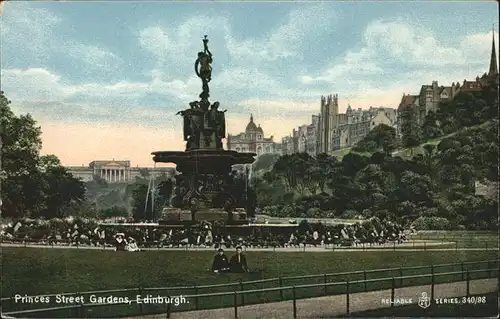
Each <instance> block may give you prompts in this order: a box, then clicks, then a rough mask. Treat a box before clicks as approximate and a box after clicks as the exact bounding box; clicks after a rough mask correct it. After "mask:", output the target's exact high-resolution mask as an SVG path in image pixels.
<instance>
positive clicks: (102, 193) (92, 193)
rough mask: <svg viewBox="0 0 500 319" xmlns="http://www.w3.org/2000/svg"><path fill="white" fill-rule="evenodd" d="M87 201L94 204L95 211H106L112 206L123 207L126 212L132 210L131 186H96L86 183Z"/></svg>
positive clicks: (124, 184) (117, 184)
mask: <svg viewBox="0 0 500 319" xmlns="http://www.w3.org/2000/svg"><path fill="white" fill-rule="evenodd" d="M85 187H86V196H87V199H88V200H89V201H90V202H92V203H95V204H96V206H97V209H99V210H101V209H108V208H111V207H113V206H118V207H124V208H126V209H127V210H128V211H131V209H132V189H133V187H134V185H133V184H126V183H111V184H97V183H94V182H90V183H86V184H85Z"/></svg>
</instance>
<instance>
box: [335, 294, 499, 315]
mask: <svg viewBox="0 0 500 319" xmlns="http://www.w3.org/2000/svg"><path fill="white" fill-rule="evenodd" d="M481 297H482V295H481ZM496 316H498V293H490V294H486V304H476V305H454V304H447V305H437V304H431V306H430V307H429V308H427V309H422V308H421V307H419V306H418V305H416V304H414V305H408V306H400V307H394V308H382V309H377V310H368V311H362V312H356V313H352V314H351V317H361V318H380V317H400V318H409V317H417V318H429V317H441V318H443V317H454V318H472V317H479V318H488V317H490V318H495V317H496ZM340 317H345V316H340Z"/></svg>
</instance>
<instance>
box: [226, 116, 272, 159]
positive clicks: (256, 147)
mask: <svg viewBox="0 0 500 319" xmlns="http://www.w3.org/2000/svg"><path fill="white" fill-rule="evenodd" d="M227 149H228V150H231V151H237V152H243V153H244V152H253V153H256V154H257V156H259V155H261V154H266V153H275V152H276V150H275V143H274V141H273V136H271V137H267V138H266V137H264V130H263V129H262V127H260V125H258V126H257V125H256V124H255V123H254V121H253V115H250V122H248V124H247V127H246V129H245V132H243V133H239V134H237V135H231V134H228V136H227Z"/></svg>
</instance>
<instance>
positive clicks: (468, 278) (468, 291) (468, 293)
mask: <svg viewBox="0 0 500 319" xmlns="http://www.w3.org/2000/svg"><path fill="white" fill-rule="evenodd" d="M466 274H467V293H466V296H467V297H469V295H470V274H469V269H467V273H466Z"/></svg>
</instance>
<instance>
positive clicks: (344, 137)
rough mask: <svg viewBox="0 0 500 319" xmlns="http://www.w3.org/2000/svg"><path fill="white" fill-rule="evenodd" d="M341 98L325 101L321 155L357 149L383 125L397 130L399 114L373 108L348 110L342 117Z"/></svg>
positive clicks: (349, 108)
mask: <svg viewBox="0 0 500 319" xmlns="http://www.w3.org/2000/svg"><path fill="white" fill-rule="evenodd" d="M338 109H339V108H338V95H330V96H328V97H326V98H325V97H321V113H320V115H319V120H318V123H319V128H318V130H317V131H318V147H317V153H327V154H331V152H333V151H335V150H339V149H343V148H348V147H352V146H354V145H356V144H357V143H358V142H359V141H361V140H362V139H363V138H364V137H365V136H366V135H368V133H369V132H370V130H372V129H373V128H374V127H376V126H377V125H380V124H386V125H389V126H395V125H396V124H397V121H396V118H397V116H396V110H395V109H392V108H384V107H378V108H376V107H370V109H368V110H363V109H361V108H358V109H357V110H354V109H353V108H352V107H351V106H350V105H348V106H347V110H346V113H345V114H339V111H338Z"/></svg>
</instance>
